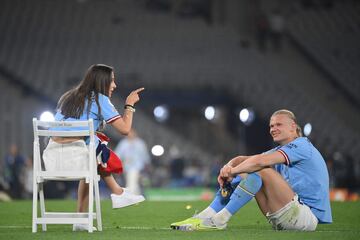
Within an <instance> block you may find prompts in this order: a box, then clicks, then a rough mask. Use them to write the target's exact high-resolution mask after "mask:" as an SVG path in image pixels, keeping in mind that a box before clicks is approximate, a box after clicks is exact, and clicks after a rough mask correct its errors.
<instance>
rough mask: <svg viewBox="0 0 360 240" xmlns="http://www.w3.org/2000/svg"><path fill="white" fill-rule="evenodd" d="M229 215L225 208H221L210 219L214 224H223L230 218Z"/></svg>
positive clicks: (230, 215)
mask: <svg viewBox="0 0 360 240" xmlns="http://www.w3.org/2000/svg"><path fill="white" fill-rule="evenodd" d="M231 217H232V214H231V213H230V212H229V211H228V210H227V209H226V208H223V209H222V210H221V211H220V212H218V213H217V214H215V216H213V217H212V219H213V221H214V222H215V224H216V225H224V224H226V223H227V222H228V221H229V220H230V218H231Z"/></svg>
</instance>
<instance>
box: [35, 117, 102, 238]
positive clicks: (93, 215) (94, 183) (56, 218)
mask: <svg viewBox="0 0 360 240" xmlns="http://www.w3.org/2000/svg"><path fill="white" fill-rule="evenodd" d="M33 127H34V165H33V167H34V177H33V186H34V188H33V213H32V232H37V224H42V230H43V231H46V224H87V225H88V231H89V232H93V220H94V219H96V220H97V230H98V231H102V223H101V208H100V195H99V180H100V176H99V175H98V173H97V163H96V156H95V155H96V153H95V137H94V136H95V135H94V125H93V120H92V119H89V120H88V121H72V122H65V121H51V122H49V121H39V120H37V119H36V118H33ZM79 127H81V129H82V128H84V129H87V130H80V131H79V130H74V131H69V128H77V129H79ZM50 128H51V129H50ZM53 128H55V129H56V130H53ZM64 128H66V129H67V130H64ZM58 129H61V130H58ZM52 136H57V137H70V136H71V137H73V136H80V137H89V138H90V144H89V147H88V150H89V158H88V159H89V165H88V166H89V168H88V169H87V170H76V169H74V170H71V171H57V170H54V171H53V170H51V171H46V169H45V170H43V169H42V167H41V159H42V157H41V151H40V141H39V137H52ZM81 179H85V181H86V183H88V184H89V209H88V212H85V213H76V212H47V211H46V210H45V197H44V186H43V185H44V182H45V181H74V180H75V181H76V180H81ZM38 193H39V198H40V216H38V209H37V208H38ZM94 193H95V206H96V211H95V212H94V211H93V210H94Z"/></svg>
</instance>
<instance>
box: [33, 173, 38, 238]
mask: <svg viewBox="0 0 360 240" xmlns="http://www.w3.org/2000/svg"><path fill="white" fill-rule="evenodd" d="M37 201H38V185H37V183H36V180H35V178H34V183H33V209H32V232H33V233H36V232H37V206H38V202H37Z"/></svg>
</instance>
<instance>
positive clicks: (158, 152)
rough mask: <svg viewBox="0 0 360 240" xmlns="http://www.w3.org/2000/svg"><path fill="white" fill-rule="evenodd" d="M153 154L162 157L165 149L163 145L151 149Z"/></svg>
mask: <svg viewBox="0 0 360 240" xmlns="http://www.w3.org/2000/svg"><path fill="white" fill-rule="evenodd" d="M151 153H152V154H153V155H154V156H157V157H160V156H162V155H163V154H164V147H163V146H161V145H155V146H153V147H152V148H151Z"/></svg>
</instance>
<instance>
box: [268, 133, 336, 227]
mask: <svg viewBox="0 0 360 240" xmlns="http://www.w3.org/2000/svg"><path fill="white" fill-rule="evenodd" d="M275 151H278V152H279V153H281V154H282V155H283V156H284V158H285V160H286V161H285V164H276V165H275V166H274V168H275V170H276V171H277V172H279V173H280V174H281V175H282V176H283V178H284V179H285V180H286V181H287V182H288V184H289V185H290V186H291V188H292V189H293V191H294V192H296V194H297V195H298V196H299V200H300V201H301V202H303V203H305V204H306V205H307V206H309V207H310V209H311V211H312V212H313V213H314V215H315V216H316V217H317V218H318V220H319V223H331V222H332V215H331V207H330V198H329V173H328V170H327V167H326V164H325V160H324V158H323V157H322V156H321V154H320V152H319V151H318V150H317V149H316V148H315V147H314V146H313V145H312V143H311V142H310V141H309V139H308V138H306V137H298V138H296V139H295V140H293V141H292V142H290V143H288V144H286V145H284V146H278V147H276V148H274V149H272V150H270V151H268V152H267V153H270V152H275ZM265 154H266V153H265Z"/></svg>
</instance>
